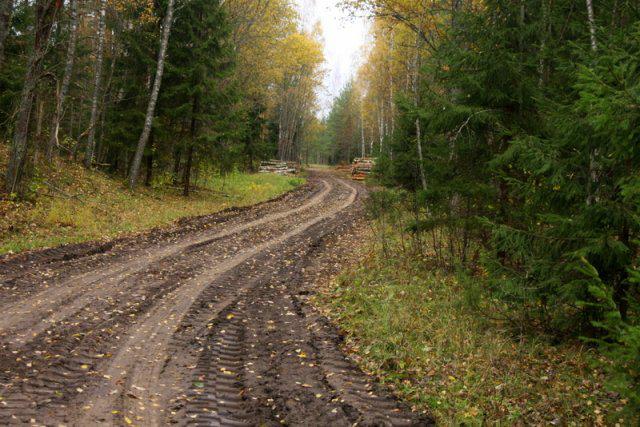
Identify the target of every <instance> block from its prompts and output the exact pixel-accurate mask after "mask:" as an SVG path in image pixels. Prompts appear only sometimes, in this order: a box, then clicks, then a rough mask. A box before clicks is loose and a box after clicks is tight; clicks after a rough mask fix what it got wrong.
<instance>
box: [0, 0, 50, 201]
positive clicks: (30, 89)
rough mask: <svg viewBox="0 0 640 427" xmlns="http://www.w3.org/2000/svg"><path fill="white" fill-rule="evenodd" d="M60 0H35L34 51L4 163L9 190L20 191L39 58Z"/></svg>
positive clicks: (37, 77)
mask: <svg viewBox="0 0 640 427" xmlns="http://www.w3.org/2000/svg"><path fill="white" fill-rule="evenodd" d="M59 5H61V3H59V2H57V1H56V0H38V1H37V2H36V4H35V7H36V34H35V40H34V47H33V52H32V53H31V58H30V59H29V65H28V66H27V72H26V75H25V78H24V87H23V88H22V94H21V95H20V103H19V107H18V111H17V113H16V121H15V123H16V125H15V126H16V127H15V131H14V133H13V142H12V144H11V154H10V158H9V164H8V165H7V175H6V183H5V187H6V190H7V192H8V193H10V194H11V193H14V192H16V191H18V192H21V188H20V187H21V185H20V184H21V181H22V178H23V175H24V168H25V163H26V159H27V149H28V147H27V140H28V133H29V119H30V117H31V108H32V106H33V99H34V93H35V88H36V85H37V83H38V79H39V77H40V73H41V71H42V62H43V60H44V56H45V54H46V51H47V45H48V44H49V37H50V35H51V28H52V27H53V23H54V21H55V19H56V12H57V11H58V6H59Z"/></svg>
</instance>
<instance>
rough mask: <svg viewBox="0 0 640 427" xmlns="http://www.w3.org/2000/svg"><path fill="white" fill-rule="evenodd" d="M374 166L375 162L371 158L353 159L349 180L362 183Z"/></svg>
mask: <svg viewBox="0 0 640 427" xmlns="http://www.w3.org/2000/svg"><path fill="white" fill-rule="evenodd" d="M375 165H376V160H375V159H374V158H371V157H365V158H357V159H355V160H354V161H353V165H352V167H351V178H352V179H354V180H356V181H364V180H365V178H366V177H367V176H368V175H370V174H371V172H372V171H373V168H374V166H375Z"/></svg>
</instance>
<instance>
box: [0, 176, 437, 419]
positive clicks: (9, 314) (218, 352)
mask: <svg viewBox="0 0 640 427" xmlns="http://www.w3.org/2000/svg"><path fill="white" fill-rule="evenodd" d="M362 197H363V190H362V189H361V187H359V186H357V185H356V184H353V183H351V182H347V181H345V180H342V179H339V178H337V177H335V176H332V175H330V174H321V173H314V174H313V175H312V177H311V178H310V180H309V184H308V185H307V186H305V187H304V188H302V189H300V190H296V191H294V192H292V193H290V194H288V195H286V196H284V197H281V198H279V199H277V200H274V201H271V202H268V203H264V204H260V205H256V206H254V207H251V208H246V209H240V210H230V211H228V212H223V213H221V214H216V215H211V216H207V217H202V218H196V219H192V220H189V221H183V222H181V223H180V224H179V225H178V226H176V227H174V228H173V229H170V230H157V231H154V232H151V233H147V234H146V235H144V236H138V237H134V238H127V239H121V240H119V241H114V242H109V243H106V244H104V243H103V244H86V245H76V246H71V247H68V248H60V249H56V250H50V251H41V252H40V253H33V254H28V255H24V256H18V257H13V258H11V259H9V258H5V259H0V367H1V373H0V425H11V424H22V423H31V424H34V425H77V426H88V425H124V426H126V425H145V426H146V425H150V426H155V425H166V424H179V425H186V424H190V425H216V426H227V425H228V426H238V425H247V426H251V425H283V424H284V425H318V426H320V425H323V426H325V425H338V426H340V425H344V426H351V425H428V424H431V422H430V420H429V419H427V418H424V417H421V416H418V415H416V414H413V413H411V411H409V410H407V408H405V407H404V406H403V405H401V404H399V403H398V402H396V401H395V399H394V398H393V397H392V396H391V395H390V394H389V393H388V392H387V391H386V390H384V389H383V388H382V387H380V386H379V385H377V384H375V381H374V380H373V379H371V378H369V377H367V376H366V375H365V374H364V373H362V372H361V371H360V370H359V369H357V367H356V366H355V365H354V363H353V362H352V361H351V360H349V358H348V357H347V356H345V355H344V354H343V353H342V351H341V350H340V335H339V334H338V333H337V331H336V330H335V328H334V327H333V326H332V325H330V324H329V323H328V321H327V320H326V319H325V318H324V317H322V316H320V315H319V314H318V313H317V312H316V311H315V310H313V309H312V308H311V307H310V306H309V305H308V304H307V303H306V299H307V297H308V295H309V293H312V292H313V287H314V286H315V285H316V284H317V282H318V280H319V278H322V277H326V275H327V274H332V273H335V272H336V271H337V270H339V268H340V266H341V265H343V263H344V260H345V257H348V255H349V251H350V250H351V249H352V248H351V246H350V245H349V244H347V240H345V239H344V237H345V236H348V235H349V233H350V232H351V231H352V230H353V229H354V225H355V224H356V223H357V222H358V221H360V220H361V217H362Z"/></svg>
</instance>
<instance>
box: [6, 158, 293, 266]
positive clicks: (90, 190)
mask: <svg viewBox="0 0 640 427" xmlns="http://www.w3.org/2000/svg"><path fill="white" fill-rule="evenodd" d="M302 183H304V179H302V178H293V177H284V176H277V175H269V174H260V175H249V174H242V173H234V174H231V175H229V176H227V177H224V178H223V177H218V176H215V177H206V178H202V179H201V180H200V181H199V182H198V186H199V187H198V188H197V189H196V190H195V191H194V192H193V195H192V196H191V197H189V198H186V199H185V198H184V197H182V196H181V195H180V189H177V188H171V187H170V186H162V187H157V188H141V189H140V190H138V191H136V192H135V193H132V192H131V191H129V190H127V189H126V188H125V187H124V185H123V183H122V182H120V181H116V180H114V179H112V178H110V177H109V176H107V175H105V174H103V173H100V172H97V171H86V170H85V169H83V168H82V167H80V166H78V165H77V164H74V163H67V162H62V161H60V163H59V164H58V165H56V166H55V167H53V168H46V169H43V168H41V169H40V170H39V172H38V174H37V176H36V177H35V178H34V180H33V182H32V185H31V189H30V194H31V196H30V197H29V200H28V201H12V200H7V199H5V200H0V254H5V253H17V252H20V251H24V250H29V249H37V248H44V247H53V246H58V245H62V244H67V243H79V242H85V241H91V240H98V239H110V238H114V237H117V236H120V235H123V234H127V233H132V232H140V231H144V230H148V229H150V228H153V227H160V226H166V225H169V224H170V223H172V222H173V221H175V220H177V219H179V218H183V217H190V216H198V215H206V214H210V213H213V212H217V211H220V210H223V209H226V208H229V207H235V206H247V205H252V204H255V203H259V202H262V201H265V200H268V199H271V198H273V197H276V196H278V195H280V194H282V193H284V192H287V191H289V190H292V189H294V188H296V187H297V186H299V185H301V184H302Z"/></svg>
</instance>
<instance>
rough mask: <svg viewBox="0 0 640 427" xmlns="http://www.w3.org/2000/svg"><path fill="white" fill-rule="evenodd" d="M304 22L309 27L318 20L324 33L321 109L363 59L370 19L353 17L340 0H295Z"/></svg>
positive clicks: (329, 101) (327, 103) (324, 110)
mask: <svg viewBox="0 0 640 427" xmlns="http://www.w3.org/2000/svg"><path fill="white" fill-rule="evenodd" d="M295 2H296V3H297V5H298V7H299V9H300V12H301V15H302V17H303V21H304V23H305V26H306V27H307V28H308V29H310V28H313V26H314V25H315V23H317V22H320V24H321V25H322V31H323V34H324V55H325V60H326V63H325V69H326V76H325V82H324V88H323V90H322V91H321V93H320V99H321V103H322V113H323V114H326V113H327V112H328V110H329V108H330V106H331V101H332V100H333V99H334V98H335V97H336V96H337V95H338V94H339V93H340V89H342V88H343V87H344V85H345V84H346V83H347V82H348V81H349V80H350V79H351V78H352V77H353V76H354V75H355V73H356V71H357V70H358V67H359V65H360V63H361V61H362V57H363V55H362V53H363V51H364V45H365V40H366V37H367V34H368V30H369V22H368V21H367V20H365V19H364V18H353V17H351V16H349V14H348V13H346V12H344V11H343V10H342V9H341V8H340V7H339V6H338V3H339V0H295Z"/></svg>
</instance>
